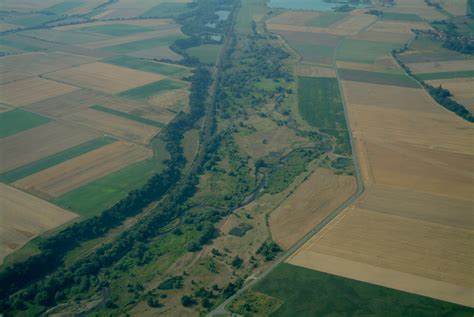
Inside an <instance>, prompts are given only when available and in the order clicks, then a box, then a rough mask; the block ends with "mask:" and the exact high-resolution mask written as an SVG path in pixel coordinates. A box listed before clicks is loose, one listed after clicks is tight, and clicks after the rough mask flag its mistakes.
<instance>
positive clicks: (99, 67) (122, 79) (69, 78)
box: [47, 62, 164, 93]
mask: <svg viewBox="0 0 474 317" xmlns="http://www.w3.org/2000/svg"><path fill="white" fill-rule="evenodd" d="M47 77H48V78H51V79H54V80H58V81H64V82H67V83H70V84H72V85H76V86H80V87H83V88H90V89H96V90H100V91H104V92H107V93H118V92H121V91H124V90H128V89H131V88H134V87H138V86H142V85H146V84H148V83H150V82H155V81H157V80H161V79H163V78H164V77H163V76H160V75H158V74H152V73H149V72H142V71H137V70H133V69H129V68H124V67H118V66H115V65H110V64H105V63H99V62H97V63H91V64H84V65H81V66H78V67H71V68H68V69H65V70H61V71H57V72H53V73H49V74H48V75H47Z"/></svg>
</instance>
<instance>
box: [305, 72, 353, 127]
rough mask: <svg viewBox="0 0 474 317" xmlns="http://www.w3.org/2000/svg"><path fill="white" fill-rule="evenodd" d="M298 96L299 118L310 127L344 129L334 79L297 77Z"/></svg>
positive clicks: (338, 93)
mask: <svg viewBox="0 0 474 317" xmlns="http://www.w3.org/2000/svg"><path fill="white" fill-rule="evenodd" d="M298 96H299V102H298V107H299V110H300V113H301V116H302V117H303V119H305V120H306V122H308V123H309V124H310V125H312V126H314V127H318V128H323V129H346V123H345V117H344V109H343V105H342V101H341V95H340V92H339V86H338V83H337V80H336V79H335V78H327V77H324V78H322V77H321V78H318V77H299V81H298Z"/></svg>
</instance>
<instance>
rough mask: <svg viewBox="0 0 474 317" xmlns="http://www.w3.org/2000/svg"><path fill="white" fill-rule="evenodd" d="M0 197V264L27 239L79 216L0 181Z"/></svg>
mask: <svg viewBox="0 0 474 317" xmlns="http://www.w3.org/2000/svg"><path fill="white" fill-rule="evenodd" d="M0 197H1V198H0V205H1V206H2V212H1V214H0V264H1V263H3V260H4V258H5V257H6V256H7V255H8V254H10V253H12V252H14V251H16V250H18V249H19V248H20V247H22V246H23V245H24V244H26V243H27V242H28V241H29V240H31V239H33V238H34V237H36V236H38V235H39V234H41V233H43V232H45V231H48V230H50V229H53V228H55V227H57V226H60V225H62V224H64V223H66V222H68V221H71V220H73V219H75V218H77V217H78V216H77V215H76V214H74V213H72V212H69V211H66V210H64V209H62V208H59V207H57V206H55V205H52V204H50V203H48V202H46V201H44V200H41V199H39V198H36V197H34V196H32V195H30V194H27V193H24V192H22V191H20V190H18V189H15V188H12V187H10V186H7V185H5V184H1V183H0Z"/></svg>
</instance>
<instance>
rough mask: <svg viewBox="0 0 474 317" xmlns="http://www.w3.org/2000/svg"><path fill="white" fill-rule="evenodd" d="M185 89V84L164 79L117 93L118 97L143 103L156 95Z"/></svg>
mask: <svg viewBox="0 0 474 317" xmlns="http://www.w3.org/2000/svg"><path fill="white" fill-rule="evenodd" d="M184 87H186V84H185V83H182V82H178V81H174V80H170V79H164V80H160V81H155V82H154V83H151V84H148V85H144V86H140V87H137V88H133V89H130V90H127V91H123V92H121V93H119V94H118V95H119V96H122V97H126V98H130V99H135V100H141V101H144V100H146V99H147V98H149V97H152V96H154V95H157V94H159V93H161V92H163V91H167V90H173V89H180V88H184Z"/></svg>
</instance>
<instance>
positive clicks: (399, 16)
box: [382, 12, 423, 22]
mask: <svg viewBox="0 0 474 317" xmlns="http://www.w3.org/2000/svg"><path fill="white" fill-rule="evenodd" d="M382 18H383V19H387V20H395V21H407V22H423V19H422V18H420V16H418V15H416V14H414V13H397V12H384V13H383V16H382Z"/></svg>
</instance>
